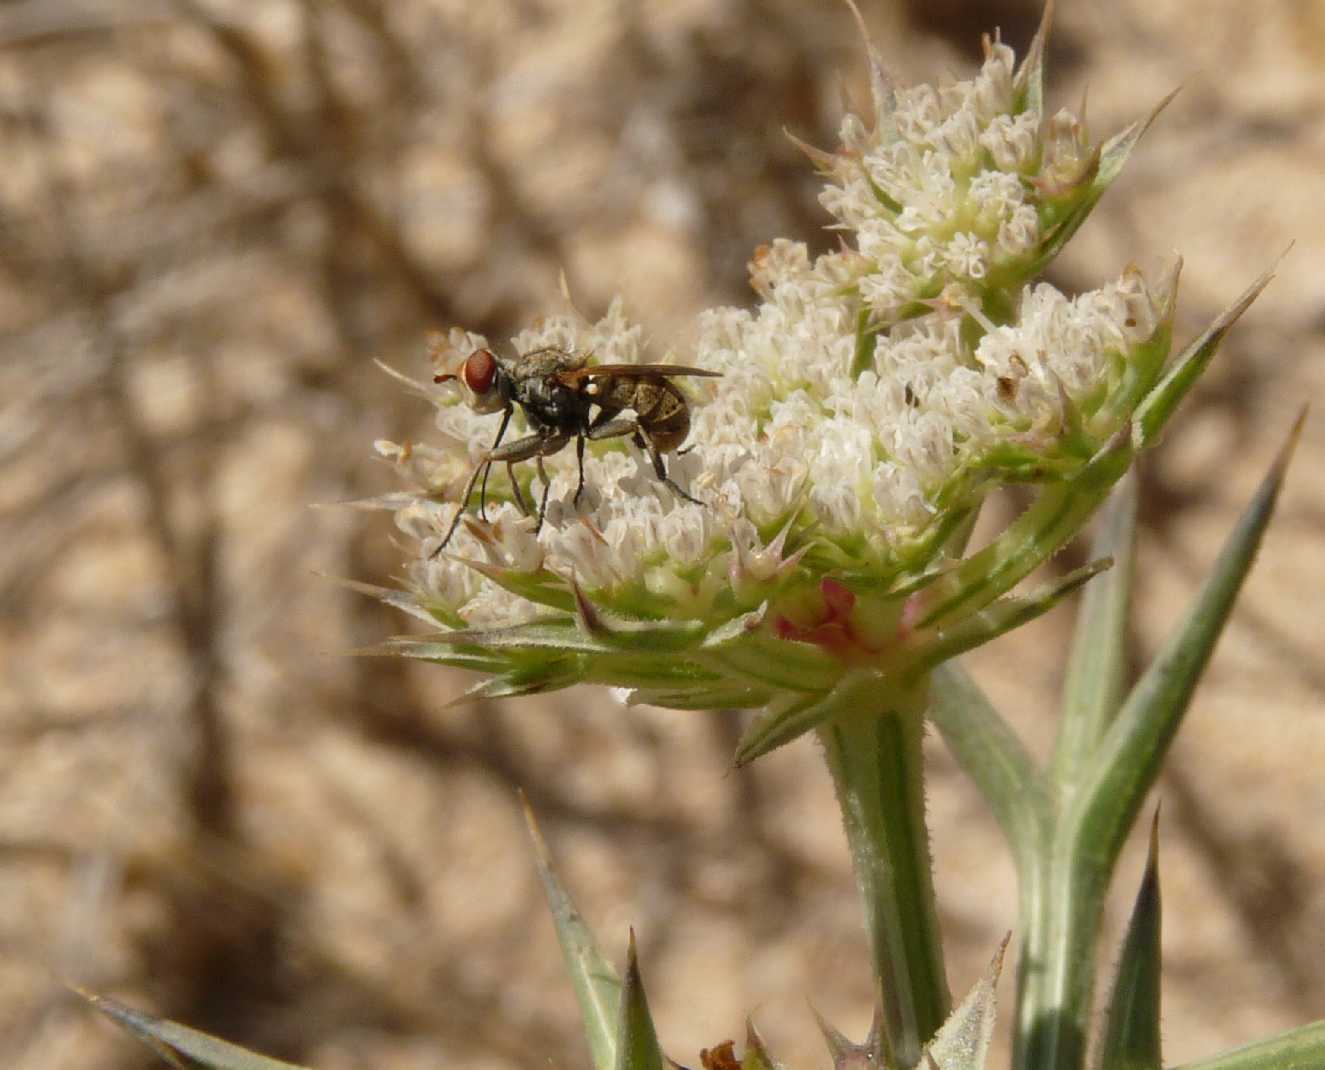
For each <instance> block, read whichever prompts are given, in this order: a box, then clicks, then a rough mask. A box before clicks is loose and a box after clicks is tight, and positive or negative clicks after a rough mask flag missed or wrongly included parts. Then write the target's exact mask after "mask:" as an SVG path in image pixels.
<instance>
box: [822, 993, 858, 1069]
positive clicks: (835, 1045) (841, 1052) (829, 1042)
mask: <svg viewBox="0 0 1325 1070" xmlns="http://www.w3.org/2000/svg"><path fill="white" fill-rule="evenodd" d="M810 1013H811V1014H813V1015H814V1024H815V1025H817V1026H818V1027H819V1035H820V1036H822V1037H823V1038H824V1044H825V1045H826V1046H827V1048H828V1057H829V1058H830V1059H832V1060H833V1066H834V1067H839V1066H841V1065H842V1063H844V1062H845V1061H846V1060H847V1059H849V1058H850V1057H851V1055H852V1053H854V1052H855V1051H857V1050H858V1047H857V1045H855V1044H853V1043H852V1042H851V1038H850V1037H848V1036H847V1035H846V1034H845V1033H843V1032H842V1031H841V1030H840V1029H838V1028H837V1026H835V1025H833V1023H832V1022H830V1021H829V1020H828V1019H827V1018H825V1017H824V1016H823V1015H822V1014H820V1013H819V1009H818V1008H817V1007H815V1006H811V1007H810Z"/></svg>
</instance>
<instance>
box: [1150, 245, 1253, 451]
mask: <svg viewBox="0 0 1325 1070" xmlns="http://www.w3.org/2000/svg"><path fill="white" fill-rule="evenodd" d="M1273 278H1274V272H1273V270H1271V271H1267V272H1265V274H1264V275H1262V276H1261V277H1260V278H1259V279H1257V280H1256V281H1255V282H1253V283H1252V284H1251V285H1250V286H1249V287H1247V289H1246V290H1245V291H1244V292H1243V294H1242V296H1241V297H1239V298H1238V299H1237V300H1236V301H1234V302H1233V304H1232V305H1230V306H1229V307H1228V308H1227V309H1225V310H1224V312H1223V314H1221V315H1220V316H1219V317H1218V318H1216V319H1215V321H1214V322H1213V323H1211V324H1210V326H1208V327H1207V328H1206V329H1205V330H1204V331H1202V332H1201V334H1200V335H1198V336H1197V337H1196V338H1194V339H1193V340H1192V341H1191V342H1190V343H1189V344H1188V346H1187V348H1186V349H1184V350H1183V351H1182V353H1180V354H1179V355H1178V357H1177V359H1175V360H1174V362H1173V364H1172V366H1171V367H1170V368H1169V370H1168V371H1167V372H1165V373H1164V375H1163V377H1162V378H1161V379H1160V381H1159V382H1158V383H1156V384H1155V388H1154V389H1153V390H1152V391H1150V393H1149V394H1147V395H1146V399H1145V400H1144V401H1143V402H1141V404H1140V405H1138V406H1137V409H1136V414H1135V415H1134V416H1133V417H1132V439H1133V442H1134V443H1135V445H1136V448H1137V449H1138V450H1142V449H1149V448H1151V447H1152V446H1154V445H1155V443H1156V442H1158V441H1159V436H1160V432H1161V431H1163V430H1164V425H1165V424H1166V423H1168V420H1169V417H1170V416H1172V415H1173V413H1174V410H1175V409H1177V407H1178V404H1179V403H1180V402H1181V401H1182V399H1183V398H1184V397H1186V396H1187V393H1188V391H1190V390H1191V388H1192V386H1193V384H1195V382H1196V380H1197V379H1199V378H1200V376H1201V373H1202V372H1203V371H1205V369H1206V367H1207V366H1208V365H1209V363H1210V361H1211V360H1212V359H1213V358H1214V355H1215V351H1216V350H1217V349H1218V348H1219V343H1220V342H1222V341H1223V340H1224V336H1225V335H1226V334H1228V332H1229V330H1231V329H1232V327H1233V324H1235V323H1236V322H1237V321H1238V320H1239V319H1240V318H1241V316H1242V314H1243V313H1244V312H1246V311H1247V309H1248V308H1250V307H1251V303H1252V302H1253V301H1255V300H1256V298H1257V297H1258V296H1260V292H1261V291H1262V290H1264V289H1265V287H1266V286H1268V285H1269V284H1270V280H1271V279H1273Z"/></svg>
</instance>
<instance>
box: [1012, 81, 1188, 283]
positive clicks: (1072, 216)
mask: <svg viewBox="0 0 1325 1070" xmlns="http://www.w3.org/2000/svg"><path fill="white" fill-rule="evenodd" d="M1177 93H1178V91H1177V90H1176V89H1175V90H1174V91H1173V92H1172V93H1170V94H1169V95H1168V96H1166V97H1165V98H1164V99H1163V100H1161V101H1160V102H1159V103H1158V104H1156V105H1155V107H1154V108H1152V109H1151V111H1150V114H1149V115H1147V116H1146V117H1145V118H1143V119H1138V120H1137V121H1136V122H1134V123H1132V125H1131V126H1129V127H1127V129H1125V130H1122V131H1120V132H1119V133H1117V134H1115V135H1114V136H1113V137H1111V138H1110V139H1109V140H1108V141H1106V142H1105V143H1104V144H1103V145H1102V146H1100V150H1099V163H1098V164H1097V165H1096V167H1095V173H1094V174H1093V175H1092V176H1091V179H1090V184H1089V185H1088V186H1087V187H1086V189H1085V190H1084V191H1081V192H1078V193H1077V194H1076V195H1075V197H1076V199H1075V201H1074V203H1073V204H1072V207H1071V209H1070V210H1069V211H1068V213H1067V215H1065V216H1064V217H1063V218H1062V219H1061V220H1060V221H1059V222H1058V224H1057V226H1056V227H1054V229H1053V230H1052V231H1051V232H1050V234H1049V237H1048V238H1047V239H1046V240H1045V242H1044V244H1043V245H1042V246H1041V249H1040V254H1039V256H1037V257H1036V258H1035V261H1034V264H1033V266H1032V268H1031V270H1029V271H1028V272H1027V275H1028V276H1034V275H1038V274H1040V272H1041V271H1042V270H1043V269H1044V266H1045V265H1046V264H1048V263H1049V262H1050V261H1051V260H1053V259H1054V257H1056V256H1057V255H1058V254H1059V252H1061V251H1062V248H1063V246H1064V245H1066V244H1067V243H1068V241H1069V240H1070V239H1071V238H1072V235H1074V234H1075V233H1076V232H1077V231H1078V230H1080V229H1081V224H1082V223H1084V222H1085V221H1086V219H1087V217H1088V216H1089V215H1090V213H1091V212H1092V211H1093V210H1094V208H1095V206H1096V205H1097V204H1099V202H1100V198H1101V197H1103V196H1104V194H1105V191H1106V190H1108V188H1109V187H1110V186H1111V185H1113V183H1114V180H1115V179H1117V177H1118V176H1119V175H1120V174H1122V170H1123V165H1124V164H1126V163H1127V158H1128V157H1129V156H1130V155H1131V154H1132V150H1133V149H1134V148H1136V145H1137V142H1139V141H1140V140H1141V138H1142V137H1143V136H1144V135H1145V133H1146V131H1147V130H1149V129H1150V126H1151V124H1152V123H1153V122H1154V121H1155V120H1156V119H1157V118H1158V117H1159V113H1160V112H1162V111H1163V110H1164V109H1165V108H1166V107H1167V106H1168V104H1169V101H1171V100H1172V99H1173V98H1174V97H1175V96H1177Z"/></svg>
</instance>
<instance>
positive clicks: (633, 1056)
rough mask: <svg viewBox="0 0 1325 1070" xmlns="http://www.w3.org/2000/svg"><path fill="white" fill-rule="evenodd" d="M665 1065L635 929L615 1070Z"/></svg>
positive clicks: (653, 1068)
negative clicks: (650, 1011)
mask: <svg viewBox="0 0 1325 1070" xmlns="http://www.w3.org/2000/svg"><path fill="white" fill-rule="evenodd" d="M666 1064H667V1060H666V1058H665V1057H664V1056H663V1053H662V1049H661V1048H660V1047H659V1046H658V1034H657V1032H656V1031H655V1030H654V1028H653V1015H652V1014H650V1013H649V1001H648V999H647V997H646V996H645V995H644V981H643V979H642V978H641V977H640V970H639V959H638V957H637V956H636V954H635V933H634V931H633V930H632V932H631V934H630V949H629V951H628V952H627V954H626V981H625V984H624V985H623V986H622V989H621V1006H620V1009H619V1011H618V1013H617V1030H616V1062H615V1063H614V1064H613V1065H614V1068H615V1070H664V1067H665V1066H666Z"/></svg>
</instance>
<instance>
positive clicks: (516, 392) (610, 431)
mask: <svg viewBox="0 0 1325 1070" xmlns="http://www.w3.org/2000/svg"><path fill="white" fill-rule="evenodd" d="M721 374H722V373H721V372H714V371H709V370H707V369H705V368H688V367H684V366H682V365H678V364H590V363H589V355H588V354H585V355H584V356H579V355H577V354H574V353H570V352H567V351H566V350H564V349H558V348H557V347H556V346H543V347H542V348H539V349H533V350H530V351H529V352H528V353H521V354H518V355H517V356H516V358H515V359H514V360H512V361H505V360H502V359H501V358H499V357H498V356H497V355H496V354H495V353H494V352H492V350H490V349H476V350H474V351H473V352H472V353H470V354H469V356H468V357H466V358H465V361H464V363H463V364H462V365H461V366H460V371H459V374H447V375H436V376H434V377H433V381H434V382H437V383H444V382H447V381H449V380H452V379H455V380H458V381H460V382H462V383H463V384H464V385H465V388H466V389H467V391H468V395H469V396H468V398H467V401H468V403H469V407H470V408H471V409H473V410H474V411H475V412H478V413H492V412H500V413H501V414H502V417H501V424H500V426H498V428H497V437H496V438H495V439H494V440H493V442H492V446H491V447H489V449H488V451H487V453H485V454H484V455H483V458H482V459H481V460H480V461H479V463H478V465H477V467H475V469H474V471H473V473H472V474H471V475H470V477H469V482H468V483H467V484H466V485H465V491H464V493H463V494H462V495H461V496H460V508H459V509H458V510H457V511H456V514H455V519H454V520H452V521H451V527H450V528H449V529H448V530H447V532H446V537H445V538H443V539H442V541H441V544H440V545H439V546H438V547H437V549H436V550H434V551H433V553H432V555H431V556H434V557H435V556H436V555H437V554H439V553H441V551H442V550H443V549H444V548H445V547H446V544H447V543H449V542H450V541H451V536H452V535H454V534H455V532H456V528H458V527H459V526H460V518H461V517H462V516H463V515H464V512H465V508H466V507H467V505H468V504H469V499H470V496H471V495H472V494H473V493H474V485H475V484H476V483H480V481H481V485H480V487H479V506H478V511H479V516H480V517H482V518H483V519H485V520H486V519H487V518H486V516H485V514H484V507H485V504H486V497H487V487H488V472H489V471H490V470H491V468H492V466H493V465H494V464H495V463H497V462H499V461H503V462H505V464H506V471H507V474H508V475H509V476H510V481H511V490H512V493H513V494H514V496H515V504H516V505H517V506H518V507H519V509H520V511H521V512H522V513H524V514H525V515H526V516H528V515H530V511H531V510H530V507H529V503H527V502H526V501H525V499H524V494H523V492H522V491H521V490H520V484H519V482H517V480H516V478H515V470H514V468H515V464H516V462H517V461H527V460H531V459H532V460H534V461H535V462H536V463H537V465H538V477H539V479H541V480H542V481H543V498H542V501H541V502H540V503H539V507H538V526H537V527H536V528H535V529H534V530H535V532H537V531H538V530H539V528H541V527H542V526H543V517H544V514H545V512H546V510H547V497H548V490H549V488H550V486H551V481H550V480H549V479H548V475H547V471H546V469H545V468H544V466H543V458H544V457H550V456H552V455H553V454H554V453H558V452H559V451H561V450H562V449H564V448H565V447H566V446H567V445H568V444H569V443H570V441H571V439H574V440H575V454H576V460H577V461H578V464H579V484H578V485H577V486H576V488H575V499H574V500H575V501H576V502H579V500H580V494H581V493H583V491H584V445H585V443H586V442H587V441H589V440H590V439H593V440H595V441H597V440H599V439H605V438H618V437H620V436H623V435H629V436H630V438H631V441H632V442H634V443H635V445H636V446H637V447H638V448H639V449H641V450H643V451H644V452H645V453H647V454H648V455H649V460H650V461H651V462H652V463H653V471H654V474H655V475H656V476H657V477H658V479H659V480H661V481H662V482H663V483H665V484H666V485H667V486H668V487H669V488H671V490H672V492H673V493H675V494H678V495H680V496H681V497H682V498H684V499H685V500H686V501H688V502H694V503H695V504H696V505H701V504H703V503H702V502H699V501H696V499H694V498H692V497H691V496H690V495H689V494H687V493H686V492H685V491H684V490H682V489H681V487H680V486H679V485H677V483H676V482H675V481H674V480H673V479H672V478H671V477H670V476H669V475H668V474H667V467H666V465H665V464H664V463H663V454H664V453H671V452H673V451H675V450H676V449H677V448H678V447H679V446H680V445H681V443H682V442H684V441H685V438H686V435H687V434H688V433H689V431H690V407H689V403H688V401H687V399H686V396H685V395H684V394H683V393H682V392H681V390H680V388H679V387H678V386H677V385H676V384H675V383H673V382H672V381H671V377H672V376H676V375H695V376H708V377H718V376H720V375H721ZM517 405H519V406H520V409H521V411H522V412H523V413H524V418H525V422H526V423H527V424H528V426H529V429H530V433H529V434H528V435H525V436H524V437H523V438H517V439H516V440H515V441H513V442H507V443H506V444H505V445H502V437H503V436H504V435H505V434H506V428H507V426H508V425H509V424H510V422H511V415H512V413H514V411H515V406H517ZM627 411H629V412H630V413H633V415H625V416H623V415H622V413H625V412H627Z"/></svg>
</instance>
